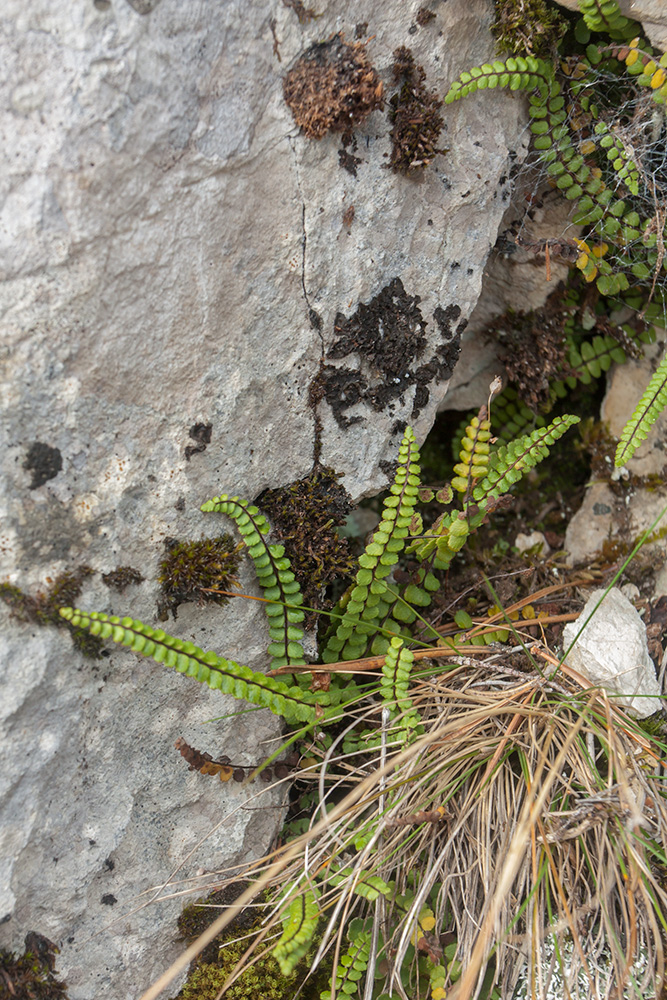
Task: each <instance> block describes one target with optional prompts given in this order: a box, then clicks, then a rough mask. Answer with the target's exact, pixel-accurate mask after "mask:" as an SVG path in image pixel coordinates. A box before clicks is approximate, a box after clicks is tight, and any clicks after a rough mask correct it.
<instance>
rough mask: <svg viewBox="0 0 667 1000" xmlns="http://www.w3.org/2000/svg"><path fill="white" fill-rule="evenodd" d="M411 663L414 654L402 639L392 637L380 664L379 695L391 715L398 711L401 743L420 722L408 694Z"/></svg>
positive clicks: (407, 738) (408, 738) (405, 741)
mask: <svg viewBox="0 0 667 1000" xmlns="http://www.w3.org/2000/svg"><path fill="white" fill-rule="evenodd" d="M413 663H414V656H413V654H412V653H411V652H410V650H409V649H407V648H406V646H405V643H404V642H403V640H402V639H398V638H394V639H392V640H391V643H390V645H389V649H388V650H387V652H386V655H385V658H384V663H383V665H382V683H381V685H380V696H381V698H382V700H383V702H384V703H385V705H386V706H387V707H388V708H389V710H390V715H391V716H392V717H395V716H396V715H397V714H399V713H400V720H399V726H400V732H399V733H398V738H399V740H400V742H401V743H407V742H408V741H409V740H410V738H411V736H412V735H413V734H414V731H415V730H416V729H417V728H418V727H419V725H420V723H421V718H420V715H419V713H418V712H417V711H416V710H415V709H414V708H413V705H412V699H411V698H410V695H409V687H410V674H411V671H412V666H413Z"/></svg>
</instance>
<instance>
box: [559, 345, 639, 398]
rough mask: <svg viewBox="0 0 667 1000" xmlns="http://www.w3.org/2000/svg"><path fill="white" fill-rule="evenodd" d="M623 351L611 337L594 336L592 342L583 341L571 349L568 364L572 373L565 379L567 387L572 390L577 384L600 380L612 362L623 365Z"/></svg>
mask: <svg viewBox="0 0 667 1000" xmlns="http://www.w3.org/2000/svg"><path fill="white" fill-rule="evenodd" d="M624 361H625V351H624V350H623V348H622V347H621V346H620V344H619V342H618V341H617V340H615V339H614V338H613V337H609V336H604V337H602V336H596V337H593V340H584V341H583V342H582V343H581V344H579V346H578V347H572V348H571V350H570V353H569V362H570V366H571V369H572V373H571V374H570V375H568V376H567V377H566V379H565V382H566V383H567V385H568V386H569V387H570V388H571V389H574V387H575V385H576V384H577V382H581V383H582V384H583V385H588V384H589V382H591V381H592V379H594V378H600V376H601V375H602V374H603V372H606V371H608V370H609V368H610V367H611V365H612V363H613V362H616V363H617V364H623V362H624Z"/></svg>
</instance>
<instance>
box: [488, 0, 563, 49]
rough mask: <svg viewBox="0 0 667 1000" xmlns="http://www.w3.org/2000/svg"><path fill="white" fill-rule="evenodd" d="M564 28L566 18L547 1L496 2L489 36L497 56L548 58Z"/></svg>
mask: <svg viewBox="0 0 667 1000" xmlns="http://www.w3.org/2000/svg"><path fill="white" fill-rule="evenodd" d="M567 28H568V23H567V20H566V18H565V17H563V15H562V14H561V13H559V11H557V10H556V9H555V8H554V7H553V6H551V5H550V4H548V3H547V2H546V0H495V20H494V22H493V24H492V26H491V32H492V34H493V36H494V38H495V39H496V42H497V44H498V51H499V52H509V53H510V55H526V54H528V55H532V56H539V57H543V56H546V57H548V56H549V55H550V54H551V53H553V52H554V51H555V49H556V46H557V45H558V43H559V41H560V40H561V38H562V37H563V35H564V34H565V32H566V31H567Z"/></svg>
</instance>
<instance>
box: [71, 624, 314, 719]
mask: <svg viewBox="0 0 667 1000" xmlns="http://www.w3.org/2000/svg"><path fill="white" fill-rule="evenodd" d="M60 614H61V615H62V617H63V618H64V619H65V620H66V621H68V622H70V623H71V624H72V625H73V626H74V627H75V628H80V629H84V630H85V631H86V632H89V633H90V634H91V635H97V636H99V637H100V638H101V639H112V640H113V641H114V642H117V643H120V644H121V645H123V646H128V647H129V648H130V649H132V650H133V651H134V652H135V653H140V654H141V655H142V656H148V657H150V658H151V659H152V660H155V662H156V663H162V664H163V665H164V666H165V667H173V669H174V670H177V671H178V672H179V673H181V674H187V675H188V677H194V678H195V680H198V681H200V682H201V683H202V684H208V686H209V687H211V688H215V689H217V690H219V691H222V692H223V694H229V695H232V696H233V697H234V698H242V699H245V701H249V702H251V703H252V704H253V705H260V706H261V707H262V708H268V709H270V711H271V712H273V713H274V714H275V715H280V716H282V717H283V718H284V719H286V720H287V721H288V722H313V721H314V720H315V716H316V706H317V705H319V706H322V705H328V704H329V698H328V696H327V695H326V694H325V693H324V692H320V693H317V694H315V693H312V692H309V691H303V690H302V689H301V688H299V687H290V686H288V685H287V684H285V683H284V682H283V681H278V680H275V679H274V678H273V677H266V676H265V675H264V674H262V673H255V672H254V671H252V670H251V669H250V667H246V666H243V665H241V664H240V663H235V662H234V660H225V659H224V658H223V657H222V656H218V655H217V653H212V652H207V653H205V652H204V650H202V649H200V648H199V646H195V645H194V643H192V642H183V641H182V640H181V639H176V638H174V637H173V636H171V635H167V633H166V632H164V631H163V630H162V629H154V628H151V627H150V626H149V625H144V624H143V623H142V622H140V621H136V620H135V619H133V618H118V617H116V616H115V615H112V616H109V615H103V614H99V613H97V612H91V613H90V614H88V613H86V612H85V611H78V610H75V609H74V608H61V609H60Z"/></svg>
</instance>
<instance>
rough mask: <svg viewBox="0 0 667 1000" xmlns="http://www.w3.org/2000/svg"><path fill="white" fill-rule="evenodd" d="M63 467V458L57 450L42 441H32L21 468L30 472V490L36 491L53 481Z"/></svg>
mask: <svg viewBox="0 0 667 1000" xmlns="http://www.w3.org/2000/svg"><path fill="white" fill-rule="evenodd" d="M62 467H63V457H62V455H61V454H60V451H59V450H58V448H52V447H51V445H50V444H44V443H43V442H42V441H33V443H32V444H31V445H30V447H29V449H28V454H27V455H26V457H25V461H24V462H23V468H24V469H27V471H28V472H32V482H31V483H30V489H31V490H36V489H38V488H39V487H40V486H43V485H44V483H48V481H49V479H54V478H55V476H57V475H58V473H59V472H60V470H61V469H62Z"/></svg>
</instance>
